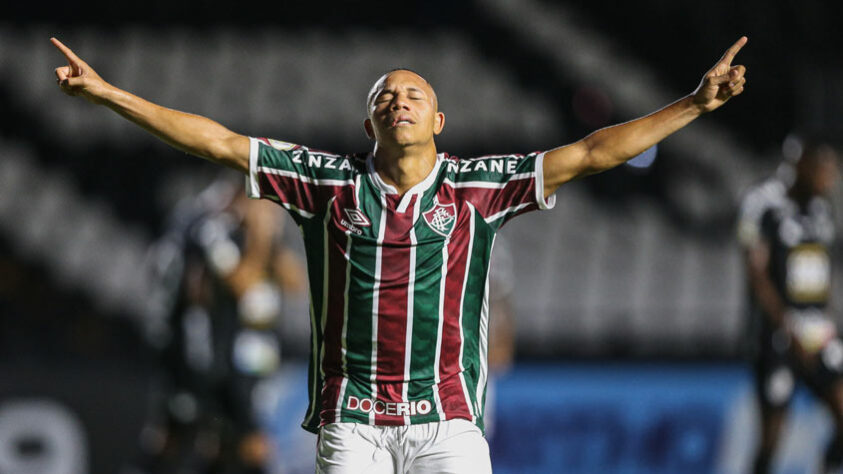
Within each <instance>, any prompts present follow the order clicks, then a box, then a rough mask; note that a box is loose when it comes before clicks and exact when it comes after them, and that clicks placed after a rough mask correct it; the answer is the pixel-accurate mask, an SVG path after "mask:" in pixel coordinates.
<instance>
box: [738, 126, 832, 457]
mask: <svg viewBox="0 0 843 474" xmlns="http://www.w3.org/2000/svg"><path fill="white" fill-rule="evenodd" d="M792 161H793V164H792V168H790V167H789V166H788V165H785V166H784V167H782V168H780V169H779V172H778V173H777V175H776V176H775V177H773V178H770V179H768V180H767V181H764V182H763V183H761V184H759V185H758V186H756V187H755V188H753V189H751V190H750V191H749V192H748V193H747V194H746V196H745V198H744V200H743V203H742V205H741V212H740V218H739V223H738V234H739V240H740V242H741V244H742V246H743V247H744V249H745V257H746V260H745V264H746V273H747V277H748V287H749V296H750V298H749V299H750V306H749V307H750V311H751V316H752V320H753V336H752V337H753V338H754V339H755V341H754V342H755V344H756V345H757V347H756V350H755V353H754V370H755V377H756V381H755V382H756V393H757V397H758V402H759V406H760V412H761V422H762V423H761V433H760V442H759V446H758V451H757V453H756V457H755V465H754V471H755V472H756V473H765V472H770V468H771V461H772V458H773V454H774V452H775V448H776V443H777V441H778V439H779V437H780V434H781V431H782V426H783V423H784V418H785V413H786V409H787V406H788V404H789V403H790V401H791V399H792V398H793V393H794V387H795V380H797V379H799V380H803V381H804V382H805V383H806V385H807V386H808V387H809V388H810V389H811V390H812V392H813V393H814V394H815V395H816V396H817V397H818V398H819V399H820V400H822V401H823V402H824V404H825V405H826V406H827V407H828V408H829V410H831V413H832V415H833V417H834V423H835V434H834V436H833V438H832V440H831V441H830V443H829V445H828V447H827V449H826V454H825V459H824V463H823V466H824V467H823V469H824V472H831V471H833V470H835V469H837V468H839V467H840V464H841V460H843V379H841V375H842V374H843V343H841V341H840V339H839V338H838V336H837V333H836V327H835V324H834V322H833V321H832V320H831V318H830V317H829V314H828V313H827V309H828V303H829V297H830V288H831V269H832V258H831V251H832V245H833V242H834V238H835V237H834V221H833V219H832V214H831V207H830V205H829V202H828V201H827V200H826V196H827V195H828V194H829V193H830V191H831V190H832V188H833V187H834V186H835V185H836V183H837V180H838V173H839V171H838V155H837V153H836V151H835V150H834V149H833V148H832V147H831V146H830V145H829V144H827V143H824V142H821V141H809V142H805V143H804V144H802V146H801V147H800V149H799V150H798V152H797V153H795V154H794V156H793V158H792Z"/></svg>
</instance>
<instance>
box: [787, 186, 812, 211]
mask: <svg viewBox="0 0 843 474" xmlns="http://www.w3.org/2000/svg"><path fill="white" fill-rule="evenodd" d="M788 194H789V195H790V197H791V198H792V199H793V200H794V201H796V203H797V204H799V205H800V206H805V205H807V204H808V203H809V202H811V199H813V198H814V197H815V195H814V193H813V192H811V190H810V189H808V187H807V186H805V185H800V183H799V182H798V181H797V182H796V183H794V184H793V186H791V187H790V190H789V191H788Z"/></svg>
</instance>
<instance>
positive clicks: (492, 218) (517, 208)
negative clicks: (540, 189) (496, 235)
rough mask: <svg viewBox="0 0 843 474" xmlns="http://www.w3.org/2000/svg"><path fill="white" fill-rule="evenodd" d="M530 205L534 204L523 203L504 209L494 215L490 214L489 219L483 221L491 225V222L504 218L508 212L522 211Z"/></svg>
mask: <svg viewBox="0 0 843 474" xmlns="http://www.w3.org/2000/svg"><path fill="white" fill-rule="evenodd" d="M531 204H535V203H534V202H524V203H521V204H519V205H517V206H511V207H507V208H506V209H504V210H502V211H500V212H496V213H494V214H492V215H491V216H489V217H487V218H485V219H483V220H484V221H486V223H487V224H491V223H492V222H495V221H496V220H498V219H500V218H501V217H504V216H505V215H507V214H509V213H510V212H512V213H516V212H518V211H520V210H521V209H524V208H525V207H527V206H529V205H531Z"/></svg>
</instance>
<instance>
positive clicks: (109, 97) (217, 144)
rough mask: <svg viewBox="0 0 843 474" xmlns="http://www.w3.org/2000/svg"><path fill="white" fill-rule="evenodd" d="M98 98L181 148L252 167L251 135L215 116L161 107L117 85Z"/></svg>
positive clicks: (232, 164)
mask: <svg viewBox="0 0 843 474" xmlns="http://www.w3.org/2000/svg"><path fill="white" fill-rule="evenodd" d="M98 102H99V103H101V104H102V105H105V106H106V107H108V108H110V109H112V110H114V111H115V112H117V113H118V114H120V115H121V116H123V117H124V118H126V119H127V120H129V121H131V122H133V123H135V124H137V125H139V126H140V127H142V128H144V129H145V130H147V131H148V132H150V133H152V134H153V135H155V136H156V137H158V138H160V139H161V140H163V141H164V142H166V143H167V144H169V145H171V146H173V147H175V148H178V149H179V150H182V151H184V152H186V153H190V154H191V155H195V156H198V157H201V158H205V159H208V160H210V161H214V162H217V163H220V164H223V165H226V166H229V167H231V168H234V169H237V170H239V171H243V172H245V171H247V169H248V156H249V141H248V138H246V137H244V136H242V135H239V134H236V133H234V132H232V131H231V130H229V129H227V128H225V127H224V126H222V125H220V124H219V123H217V122H215V121H213V120H210V119H208V118H205V117H202V116H199V115H194V114H189V113H185V112H180V111H177V110H173V109H168V108H166V107H161V106H159V105H156V104H153V103H152V102H149V101H147V100H145V99H142V98H140V97H138V96H136V95H134V94H131V93H129V92H126V91H124V90H121V89H118V88H116V87H113V86H112V87H108V88H106V89H105V91H104V92H103V94H102V97H101V98H100V100H99V101H98Z"/></svg>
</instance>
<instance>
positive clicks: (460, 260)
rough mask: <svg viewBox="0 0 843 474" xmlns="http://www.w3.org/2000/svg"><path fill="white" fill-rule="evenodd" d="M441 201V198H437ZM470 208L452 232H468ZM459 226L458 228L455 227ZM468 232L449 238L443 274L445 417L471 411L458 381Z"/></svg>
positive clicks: (462, 415)
mask: <svg viewBox="0 0 843 474" xmlns="http://www.w3.org/2000/svg"><path fill="white" fill-rule="evenodd" d="M440 202H442V201H440ZM470 212H471V209H470V208H468V206H464V207H463V209H461V212H460V213H459V217H460V221H461V222H457V223H456V226H455V228H454V230H453V232H458V231H463V232H465V233H466V234H468V232H469V230H468V227H469V225H470V223H469V219H470V215H469V213H470ZM457 227H459V228H457ZM470 239H471V237H470V236H468V235H466V238H460V239H452V240H451V241H450V242H449V243H448V274H447V275H446V277H445V295H444V302H443V305H442V306H443V308H442V317H443V318H444V320H443V322H442V346H441V349H440V354H439V380H440V382H439V399H440V400H442V409H443V410H444V411H445V419H448V420H450V419H452V418H467V419H469V420H470V419H471V411H470V409H469V407H468V405H467V404H466V401H465V392H464V391H463V386H462V383H461V382H460V377H459V373H460V348H461V345H462V343H463V341H462V340H461V339H462V338H461V335H460V330H461V327H460V312H461V311H462V294H463V284H464V283H465V272H466V270H467V268H468V259H469V257H470V256H469V254H468V246H469V240H470Z"/></svg>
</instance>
